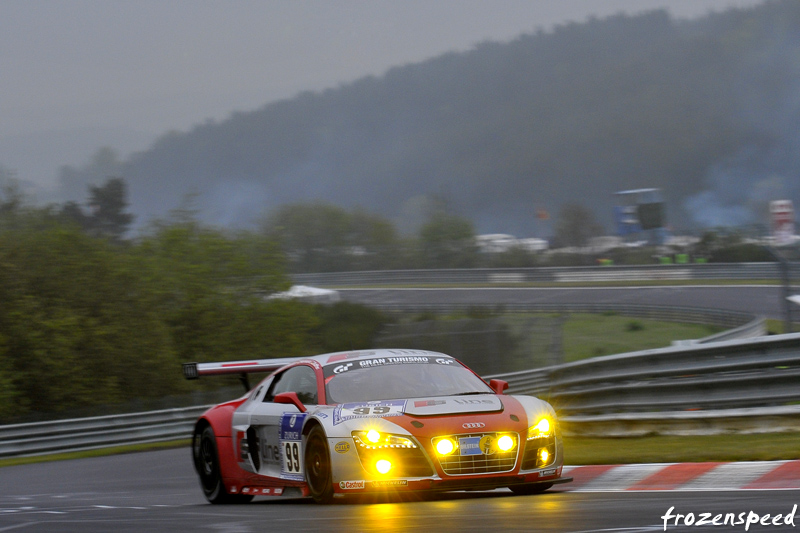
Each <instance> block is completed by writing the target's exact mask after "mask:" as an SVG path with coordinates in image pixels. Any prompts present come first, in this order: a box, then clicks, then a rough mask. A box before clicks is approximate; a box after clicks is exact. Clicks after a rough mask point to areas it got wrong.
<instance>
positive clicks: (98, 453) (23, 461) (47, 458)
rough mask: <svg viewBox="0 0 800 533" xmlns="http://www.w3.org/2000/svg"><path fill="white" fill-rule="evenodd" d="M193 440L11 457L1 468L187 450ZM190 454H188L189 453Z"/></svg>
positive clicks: (2, 461) (1, 464)
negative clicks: (184, 448) (167, 450)
mask: <svg viewBox="0 0 800 533" xmlns="http://www.w3.org/2000/svg"><path fill="white" fill-rule="evenodd" d="M191 443H192V441H191V439H182V440H174V441H169V442H151V443H148V444H130V445H127V446H114V447H112V448H100V449H97V450H84V451H80V452H69V453H54V454H50V455H35V456H32V457H9V458H8V459H0V468H2V467H4V466H17V465H28V464H33V463H47V462H51V461H65V460H67V459H86V458H88V457H104V456H106V455H120V454H123V453H137V452H150V451H154V450H166V449H170V448H183V447H186V448H187V449H188V448H189V446H191ZM187 453H188V452H187Z"/></svg>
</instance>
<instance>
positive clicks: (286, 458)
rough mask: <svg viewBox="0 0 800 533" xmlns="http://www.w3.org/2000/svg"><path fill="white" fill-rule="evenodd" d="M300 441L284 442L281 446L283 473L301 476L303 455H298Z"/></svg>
mask: <svg viewBox="0 0 800 533" xmlns="http://www.w3.org/2000/svg"><path fill="white" fill-rule="evenodd" d="M300 445H301V443H300V441H292V442H286V443H284V445H283V473H284V474H289V475H292V474H300V475H302V474H303V454H302V453H300Z"/></svg>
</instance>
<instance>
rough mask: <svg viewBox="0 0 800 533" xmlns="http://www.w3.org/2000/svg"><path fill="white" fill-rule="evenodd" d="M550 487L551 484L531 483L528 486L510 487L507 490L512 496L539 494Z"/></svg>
mask: <svg viewBox="0 0 800 533" xmlns="http://www.w3.org/2000/svg"><path fill="white" fill-rule="evenodd" d="M552 486H553V484H552V483H531V484H529V485H511V486H510V487H508V488H509V489H511V492H513V493H514V494H539V493H540V492H544V491H546V490H547V489H549V488H550V487H552Z"/></svg>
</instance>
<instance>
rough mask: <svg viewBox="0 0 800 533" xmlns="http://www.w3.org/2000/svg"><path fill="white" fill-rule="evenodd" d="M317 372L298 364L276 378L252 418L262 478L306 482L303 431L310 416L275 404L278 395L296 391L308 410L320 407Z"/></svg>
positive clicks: (256, 461) (251, 437)
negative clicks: (316, 406)
mask: <svg viewBox="0 0 800 533" xmlns="http://www.w3.org/2000/svg"><path fill="white" fill-rule="evenodd" d="M318 390H319V388H318V385H317V373H316V371H315V370H314V368H312V367H311V366H310V365H306V364H299V365H296V366H292V367H290V368H287V369H286V370H284V371H283V372H281V373H280V374H278V375H276V376H275V378H274V379H273V380H272V383H270V385H269V388H268V389H267V392H266V394H265V395H264V398H263V400H262V401H261V402H260V403H259V404H258V405H256V406H254V408H253V411H252V413H251V415H250V427H249V428H248V430H247V438H248V441H249V444H250V445H249V448H250V449H251V450H257V452H256V453H254V454H252V455H251V458H252V459H253V463H254V467H255V468H256V470H257V472H258V473H259V474H261V475H265V476H270V477H276V478H281V479H288V480H294V481H303V480H304V479H305V470H304V468H303V449H302V439H301V435H302V430H303V424H304V422H305V418H306V416H307V414H308V413H301V412H300V410H299V409H297V407H295V406H294V405H289V404H282V403H275V402H274V399H275V396H276V395H278V394H280V393H282V392H294V393H295V394H297V397H298V398H299V399H300V401H301V402H303V404H304V405H305V406H306V408H307V409H311V408H312V407H313V406H315V405H317V403H318V402H319V399H318Z"/></svg>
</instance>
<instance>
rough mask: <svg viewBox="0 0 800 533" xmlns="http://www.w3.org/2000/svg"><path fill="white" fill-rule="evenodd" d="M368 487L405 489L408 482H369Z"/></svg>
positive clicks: (393, 480) (387, 480)
mask: <svg viewBox="0 0 800 533" xmlns="http://www.w3.org/2000/svg"><path fill="white" fill-rule="evenodd" d="M370 485H372V486H373V487H380V488H384V487H407V486H408V480H407V479H382V480H378V481H370Z"/></svg>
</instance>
